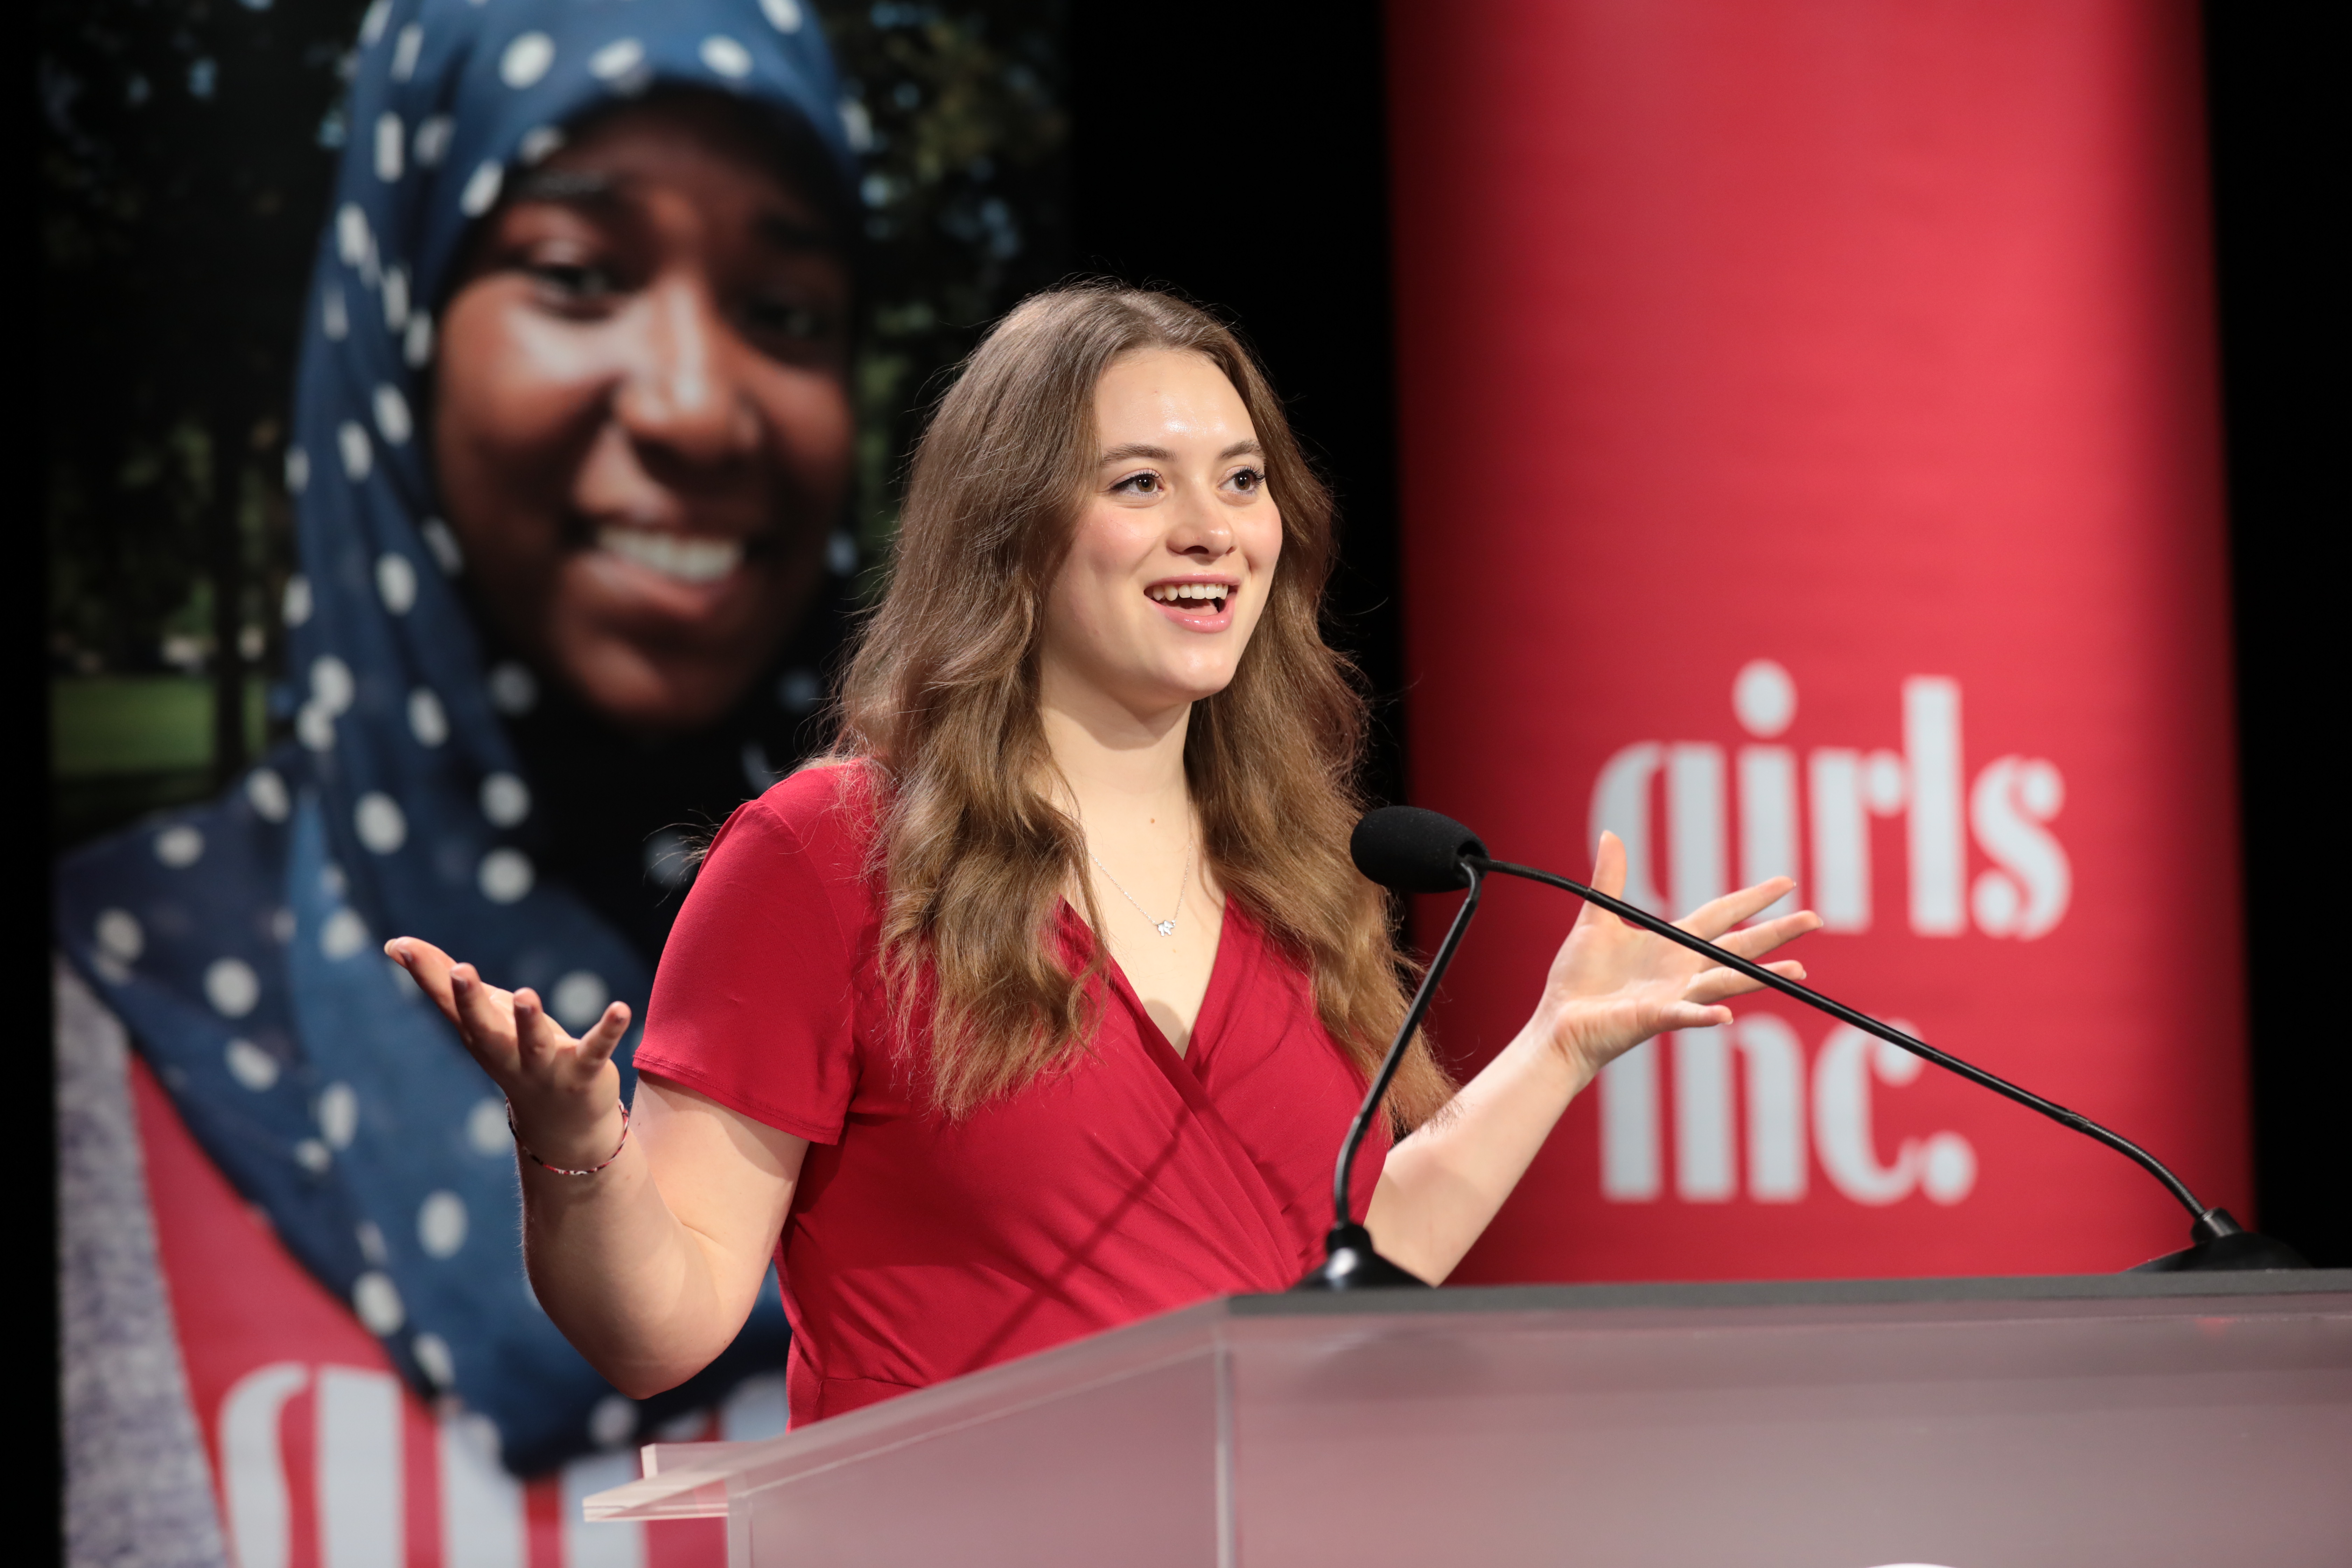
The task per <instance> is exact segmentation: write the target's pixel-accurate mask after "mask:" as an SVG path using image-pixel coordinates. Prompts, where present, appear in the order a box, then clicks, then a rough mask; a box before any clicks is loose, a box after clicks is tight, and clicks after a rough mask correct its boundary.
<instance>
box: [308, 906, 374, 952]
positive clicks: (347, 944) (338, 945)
mask: <svg viewBox="0 0 2352 1568" xmlns="http://www.w3.org/2000/svg"><path fill="white" fill-rule="evenodd" d="M367 945H368V929H367V921H363V920H362V919H360V917H359V916H358V914H357V913H355V912H354V911H352V910H336V911H335V912H334V913H332V914H331V915H329V916H328V917H327V918H326V921H325V922H324V923H322V924H321V925H320V927H319V952H320V954H321V955H322V956H324V957H325V958H326V959H328V960H329V961H330V962H331V963H341V962H342V961H343V960H344V959H346V958H352V957H354V956H356V955H358V954H359V953H361V952H365V951H366V949H367Z"/></svg>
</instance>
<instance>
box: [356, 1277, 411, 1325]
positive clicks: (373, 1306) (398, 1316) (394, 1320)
mask: <svg viewBox="0 0 2352 1568" xmlns="http://www.w3.org/2000/svg"><path fill="white" fill-rule="evenodd" d="M352 1311H354V1312H357V1313H358V1314H359V1319H360V1321H361V1322H362V1324H364V1325H365V1326H366V1328H367V1331H368V1332H370V1333H372V1334H374V1335H375V1336H377V1337H378V1338H379V1339H381V1338H382V1337H383V1336H384V1335H386V1334H396V1333H398V1332H399V1331H400V1325H401V1324H403V1323H404V1322H406V1321H408V1310H407V1309H406V1308H405V1307H404V1306H403V1305H401V1300H400V1288H399V1287H398V1286H396V1285H394V1283H393V1282H392V1276H390V1275H389V1274H384V1273H381V1272H379V1271H377V1270H374V1269H371V1270H369V1271H368V1272H367V1273H365V1274H362V1275H361V1276H360V1277H359V1279H358V1280H357V1281H356V1282H354V1283H353V1284H352Z"/></svg>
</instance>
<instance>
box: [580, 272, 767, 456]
mask: <svg viewBox="0 0 2352 1568" xmlns="http://www.w3.org/2000/svg"><path fill="white" fill-rule="evenodd" d="M645 306H646V309H645V313H644V317H643V323H644V330H643V331H642V333H641V334H639V341H638V342H637V343H636V344H635V353H634V354H633V356H632V362H633V363H631V364H630V365H629V367H628V369H627V372H626V374H624V375H623V377H622V379H621V385H620V389H619V392H618V394H617V395H615V397H614V413H615V415H616V416H618V417H619V419H620V422H621V425H622V426H623V428H625V430H627V432H628V433H629V435H630V436H631V437H632V438H634V439H635V440H638V441H642V442H646V443H648V444H651V445H655V446H658V447H665V448H667V449H668V450H669V451H670V452H671V453H673V454H674V455H676V456H677V457H678V458H682V459H684V460H686V461H688V462H696V463H722V462H727V461H730V460H732V459H734V458H740V457H742V456H744V455H745V454H747V453H749V452H751V451H752V450H754V449H756V448H757V447H758V446H759V443H760V426H759V416H758V415H757V413H756V412H754V410H753V408H752V406H751V399H750V398H749V397H747V396H746V395H744V390H743V388H742V386H741V384H740V382H739V380H738V379H737V376H738V371H739V368H740V353H741V350H742V346H743V345H742V344H741V342H740V341H738V339H737V337H736V334H735V331H734V329H733V328H732V327H731V326H730V325H729V324H728V322H727V321H726V319H725V318H724V317H723V316H721V315H720V314H719V310H718V307H717V302H716V301H715V300H712V299H711V297H710V294H709V290H707V289H701V288H698V287H696V286H695V285H694V284H693V283H691V282H688V281H684V280H680V281H677V282H675V283H667V284H656V286H655V287H654V288H653V289H648V290H647V291H646V299H645Z"/></svg>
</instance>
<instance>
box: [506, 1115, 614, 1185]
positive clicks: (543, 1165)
mask: <svg viewBox="0 0 2352 1568" xmlns="http://www.w3.org/2000/svg"><path fill="white" fill-rule="evenodd" d="M507 1131H508V1132H509V1133H511V1134H513V1137H514V1141H515V1147H516V1148H518V1149H520V1150H521V1151H522V1157H523V1158H524V1159H526V1160H528V1161H530V1163H532V1164H534V1165H537V1166H538V1167H539V1168H540V1169H541V1170H542V1171H550V1172H552V1173H555V1174H556V1175H559V1176H593V1175H594V1174H595V1173H597V1172H599V1171H601V1170H603V1169H604V1165H609V1164H611V1163H613V1162H614V1161H615V1160H617V1159H619V1158H620V1157H621V1151H622V1150H624V1149H625V1148H627V1147H628V1146H629V1108H628V1106H627V1105H625V1104H624V1105H623V1106H622V1107H621V1141H620V1142H618V1143H615V1144H614V1145H613V1152H611V1153H610V1154H607V1155H605V1156H604V1164H603V1165H591V1166H589V1167H588V1168H587V1169H586V1170H584V1171H567V1170H565V1169H564V1168H563V1167H562V1166H561V1165H551V1164H549V1163H547V1162H546V1161H544V1160H542V1159H541V1158H540V1157H539V1156H538V1155H536V1154H534V1153H532V1152H530V1144H528V1143H526V1142H523V1141H522V1134H521V1133H520V1132H517V1131H515V1124H514V1101H513V1100H508V1101H507Z"/></svg>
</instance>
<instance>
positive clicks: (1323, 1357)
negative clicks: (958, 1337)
mask: <svg viewBox="0 0 2352 1568" xmlns="http://www.w3.org/2000/svg"><path fill="white" fill-rule="evenodd" d="M587 1511H588V1517H589V1518H590V1519H591V1520H599V1519H644V1520H655V1519H677V1518H684V1517H708V1516H711V1515H723V1516H724V1517H725V1518H726V1519H727V1521H728V1552H729V1559H728V1560H729V1563H730V1568H781V1565H783V1564H793V1565H795V1568H798V1565H802V1564H819V1563H821V1564H826V1565H828V1568H832V1565H840V1564H867V1563H873V1564H885V1563H887V1564H935V1563H956V1564H996V1563H1003V1564H1008V1565H1009V1564H1020V1565H1022V1568H1059V1565H1062V1564H1087V1565H1088V1568H1113V1565H1116V1568H1129V1565H1133V1568H1142V1565H1146V1564H1154V1565H1156V1564H1162V1563H1165V1564H1171V1565H1174V1564H1183V1565H1186V1568H1272V1565H1280V1568H1292V1565H1307V1564H1321V1563H1349V1564H1359V1563H1414V1564H1454V1563H1477V1564H1492V1565H1497V1568H1500V1565H1506V1564H1519V1563H1529V1564H1533V1563H1543V1564H1556V1563H1594V1564H1605V1565H1608V1568H1641V1565H1646V1564H1675V1565H1677V1568H1680V1565H1699V1564H1724V1565H1730V1564H1737V1565H1738V1568H1770V1565H1775V1564H1783V1563H1785V1564H1790V1565H1791V1568H1796V1565H1802V1568H1869V1565H1872V1564H1881V1563H1934V1564H1950V1565H1952V1568H1995V1565H2000V1568H2021V1565H2027V1564H2045V1563H2046V1564H2052V1565H2053V1568H2054V1565H2058V1564H2063V1565H2065V1568H2084V1565H2085V1564H2105V1563H2118V1564H2120V1563H2132V1564H2154V1563H2167V1564H2170V1563H2178V1564H2183V1565H2190V1564H2193V1565H2195V1568H2213V1565H2216V1564H2223V1563H2261V1564H2264V1565H2266V1568H2273V1565H2277V1568H2283V1565H2288V1564H2305V1563H2308V1564H2313V1565H2315V1568H2316V1565H2319V1564H2327V1565H2330V1568H2341V1565H2342V1564H2345V1563H2352V1270H2338V1271H2313V1272H2308V1273H2298V1274H2253V1275H2202V1276H2196V1275H2186V1276H2184V1275H2123V1276H2117V1277H2095V1278H2055V1279H1927V1280H1850V1281H1828V1282H1804V1283H1781V1284H1752V1285H1680V1286H1567V1287H1517V1288H1509V1289H1458V1290H1439V1291H1427V1292H1421V1291H1415V1292H1412V1293H1410V1294H1407V1293H1404V1292H1399V1291H1382V1292H1364V1293H1360V1294H1357V1295H1353V1296H1339V1297H1334V1296H1248V1297H1234V1298H1229V1299H1226V1300H1216V1301H1209V1302H1204V1303H1202V1305H1200V1306H1197V1307H1193V1308H1189V1309H1187V1310H1183V1311H1180V1312H1173V1313H1170V1314H1168V1315H1167V1316H1165V1317H1160V1318H1155V1319H1152V1320H1150V1321H1145V1322H1140V1323H1136V1324H1133V1325H1131V1326H1129V1327H1128V1328H1124V1329H1120V1330H1118V1331H1115V1332H1111V1333H1107V1334H1102V1335H1099V1336H1097V1337H1096V1338H1094V1339H1091V1340H1087V1341H1083V1342H1079V1343H1076V1344H1071V1345H1066V1346H1064V1347H1062V1348H1061V1349H1058V1350H1055V1351H1051V1352H1046V1353H1045V1354H1042V1355H1036V1356H1032V1357H1029V1358H1027V1359H1025V1360H1023V1361H1019V1362H1013V1363H1008V1364H1006V1365H1003V1366H1000V1367H994V1368H992V1369H990V1370H989V1371H986V1372H983V1373H977V1374H974V1375H972V1376H970V1377H965V1378H960V1379H958V1380H956V1381H955V1382H953V1383H950V1384H942V1385H940V1386H939V1387H936V1388H931V1389H927V1390H925V1391H923V1392H921V1393H919V1394H910V1395H908V1396H906V1397H904V1398H902V1399H898V1400H895V1401H893V1402H891V1403H889V1404H887V1405H878V1406H875V1407H873V1408H870V1409H866V1410H861V1411H857V1412H855V1413H853V1414H850V1415H844V1416H839V1417H836V1418H835V1419H833V1420H830V1421H826V1422H823V1423H821V1424H818V1425H816V1426H811V1427H809V1428H807V1429H805V1430H803V1431H798V1432H793V1433H789V1434H787V1435H786V1436H782V1437H778V1438H775V1439H772V1440H771V1441H767V1442H761V1443H695V1444H672V1445H656V1446H655V1447H648V1448H647V1449H646V1479H643V1480H640V1481H635V1482H632V1483H630V1484H629V1485H627V1486H624V1487H620V1488H616V1489H614V1490H612V1491H608V1492H603V1493H600V1494H598V1495H596V1496H595V1497H593V1498H591V1499H589V1500H588V1503H587Z"/></svg>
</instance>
